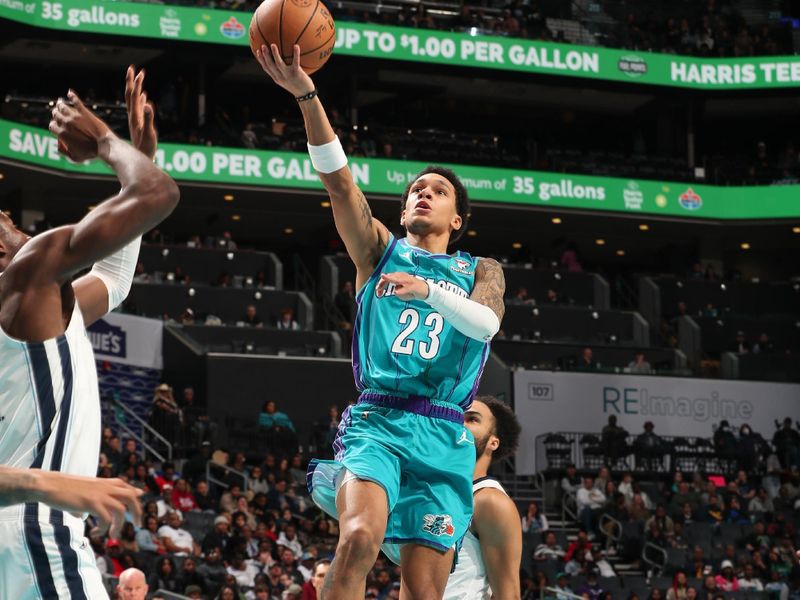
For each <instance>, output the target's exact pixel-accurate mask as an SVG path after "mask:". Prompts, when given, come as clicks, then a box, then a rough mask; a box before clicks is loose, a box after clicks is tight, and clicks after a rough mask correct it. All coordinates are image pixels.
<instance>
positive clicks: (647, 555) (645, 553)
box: [642, 542, 667, 574]
mask: <svg viewBox="0 0 800 600" xmlns="http://www.w3.org/2000/svg"><path fill="white" fill-rule="evenodd" d="M653 554H656V555H658V556H659V557H663V560H662V561H660V562H659V561H658V560H657V559H656V558H654V557H653ZM642 560H643V561H644V562H645V563H647V564H648V565H649V566H650V567H651V568H652V569H653V571H654V573H655V574H659V573H661V571H663V570H664V565H666V564H667V551H666V550H664V549H663V548H661V547H660V546H656V545H655V544H654V543H653V542H645V544H644V547H643V548H642Z"/></svg>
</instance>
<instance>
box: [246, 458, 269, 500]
mask: <svg viewBox="0 0 800 600" xmlns="http://www.w3.org/2000/svg"><path fill="white" fill-rule="evenodd" d="M247 489H249V490H252V492H253V493H254V494H266V493H267V492H268V491H269V484H268V483H267V480H266V479H265V478H264V473H263V472H262V471H261V467H260V466H258V465H256V466H255V467H253V468H252V469H250V473H249V474H248V479H247Z"/></svg>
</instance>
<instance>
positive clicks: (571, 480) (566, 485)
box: [561, 463, 581, 496]
mask: <svg viewBox="0 0 800 600" xmlns="http://www.w3.org/2000/svg"><path fill="white" fill-rule="evenodd" d="M580 487H581V479H580V477H578V470H577V469H576V468H575V465H574V464H572V463H570V464H568V465H567V469H566V473H565V474H564V477H562V478H561V492H562V494H564V495H565V496H566V495H567V494H577V493H578V490H579V489H580Z"/></svg>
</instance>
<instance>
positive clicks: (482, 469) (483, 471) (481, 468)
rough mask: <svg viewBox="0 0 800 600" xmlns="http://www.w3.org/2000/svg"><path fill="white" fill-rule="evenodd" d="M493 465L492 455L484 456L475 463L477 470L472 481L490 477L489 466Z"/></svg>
mask: <svg viewBox="0 0 800 600" xmlns="http://www.w3.org/2000/svg"><path fill="white" fill-rule="evenodd" d="M491 464H492V457H491V455H486V454H484V455H483V456H481V457H480V458H479V459H478V460H477V461H475V470H474V471H473V472H472V480H473V481H475V480H476V479H480V478H481V477H486V476H488V475H489V466H490V465H491Z"/></svg>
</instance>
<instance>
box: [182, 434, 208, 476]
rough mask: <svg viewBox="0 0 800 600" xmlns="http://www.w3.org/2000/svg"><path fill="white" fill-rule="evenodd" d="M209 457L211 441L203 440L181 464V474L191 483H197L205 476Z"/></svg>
mask: <svg viewBox="0 0 800 600" xmlns="http://www.w3.org/2000/svg"><path fill="white" fill-rule="evenodd" d="M210 459H211V442H210V441H207V440H206V441H203V442H201V443H200V447H199V448H198V450H197V451H196V452H195V454H193V455H192V457H191V458H190V459H189V460H187V461H186V463H185V464H184V465H183V476H184V477H186V479H187V480H188V481H189V483H191V484H192V485H197V482H199V481H200V480H201V479H204V478H205V476H206V463H207V462H208V461H209V460H210Z"/></svg>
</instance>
